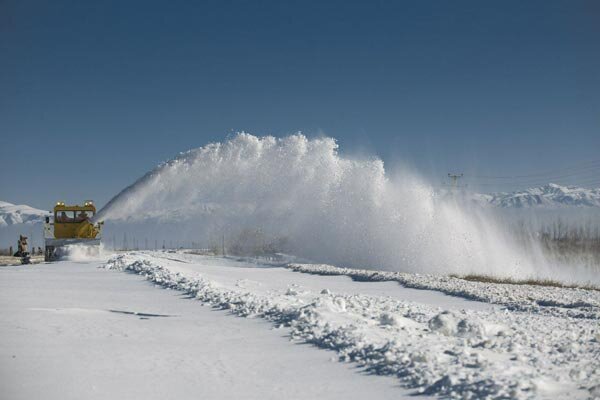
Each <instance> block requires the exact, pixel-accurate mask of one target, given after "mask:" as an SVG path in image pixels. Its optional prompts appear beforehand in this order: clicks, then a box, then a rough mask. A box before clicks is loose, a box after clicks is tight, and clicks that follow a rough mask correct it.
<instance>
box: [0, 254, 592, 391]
mask: <svg viewBox="0 0 600 400" xmlns="http://www.w3.org/2000/svg"><path fill="white" fill-rule="evenodd" d="M98 267H103V268H98ZM119 271H130V272H135V273H137V274H140V275H142V276H144V277H145V278H146V279H147V280H149V281H150V282H151V283H144V282H140V280H143V278H142V277H140V276H137V275H133V274H125V273H121V272H119ZM162 288H169V289H175V290H162ZM0 299H1V301H0V315H1V318H0V337H1V338H2V341H0V360H1V361H0V375H1V376H2V381H3V388H2V392H3V394H4V395H3V397H6V398H11V399H19V398H27V399H30V398H50V399H53V398H60V399H71V398H73V399H75V398H77V399H81V398H129V399H132V398H133V399H135V398H144V399H153V398H175V397H178V398H192V397H194V398H257V399H258V398H286V399H288V398H298V399H300V398H361V399H362V398H391V397H394V398H402V397H406V398H408V397H410V396H411V395H412V394H417V393H419V394H422V396H421V397H420V398H424V397H428V396H433V397H438V396H441V397H455V398H485V397H489V398H548V399H550V398H552V399H554V398H569V399H577V398H582V399H584V398H594V397H600V362H599V360H600V328H599V323H598V321H599V319H600V318H599V313H600V292H598V291H588V290H580V289H559V288H545V287H533V286H517V285H498V284H482V283H474V282H466V281H462V280H459V279H455V278H445V277H436V276H426V275H414V274H399V273H386V272H379V273H378V272H374V271H366V270H349V269H343V268H336V267H331V266H325V265H306V264H305V265H302V264H291V265H286V266H276V265H269V264H268V263H258V262H252V261H248V260H235V259H230V258H226V259H224V258H218V257H207V256H199V255H191V254H184V253H181V252H177V253H171V252H134V253H127V254H121V255H118V256H114V257H112V258H110V259H109V260H108V261H106V260H104V261H96V262H84V263H76V262H60V263H54V264H42V265H36V266H27V267H23V266H19V267H4V268H0ZM195 300H199V301H195ZM203 305H204V306H205V307H202V306H203ZM235 315H237V316H242V317H252V318H237V317H235ZM320 349H321V350H320ZM322 349H328V350H329V351H324V350H322ZM338 360H340V361H347V362H338Z"/></svg>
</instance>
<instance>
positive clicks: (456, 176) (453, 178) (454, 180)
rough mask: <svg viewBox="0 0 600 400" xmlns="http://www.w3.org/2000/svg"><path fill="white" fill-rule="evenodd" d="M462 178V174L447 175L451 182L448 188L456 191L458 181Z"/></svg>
mask: <svg viewBox="0 0 600 400" xmlns="http://www.w3.org/2000/svg"><path fill="white" fill-rule="evenodd" d="M462 177H463V174H460V175H459V174H451V173H448V178H450V180H451V181H452V182H451V184H450V186H452V189H455V190H456V189H458V188H459V185H458V180H459V179H460V178H462Z"/></svg>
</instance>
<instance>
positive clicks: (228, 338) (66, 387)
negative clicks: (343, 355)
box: [0, 262, 410, 400]
mask: <svg viewBox="0 0 600 400" xmlns="http://www.w3.org/2000/svg"><path fill="white" fill-rule="evenodd" d="M101 264H102V263H101V262H87V263H83V262H60V263H53V264H41V265H35V266H14V267H4V268H0V338H1V339H2V340H0V382H2V384H1V388H0V398H1V399H11V400H17V399H28V400H30V399H60V400H71V399H73V400H75V399H76V400H81V399H128V400H134V399H144V400H151V399H163V400H164V399H181V400H185V399H317V398H319V399H321V398H325V399H338V398H345V399H365V398H386V399H391V398H395V399H396V398H404V397H406V398H408V394H409V393H410V392H409V391H406V390H403V389H402V388H399V387H398V382H397V381H396V380H395V379H393V378H391V377H381V376H375V375H368V374H362V373H360V371H357V370H356V369H355V368H354V366H353V365H351V364H342V363H338V362H335V361H332V356H333V353H330V352H324V351H321V350H318V349H316V348H314V347H311V346H298V345H293V344H290V343H289V337H288V334H289V331H288V330H285V329H273V326H272V325H271V324H269V323H267V322H266V321H264V320H261V319H243V318H234V317H231V316H230V315H227V314H228V313H227V312H226V311H217V310H215V309H212V308H210V307H201V303H198V302H196V301H192V300H190V298H189V296H187V295H185V294H183V293H181V292H178V291H172V290H160V289H157V288H155V287H154V285H151V284H148V283H147V282H145V281H144V280H143V279H142V278H141V277H139V276H136V275H132V274H123V273H120V272H114V271H107V270H104V269H99V268H97V267H98V266H100V265H101ZM229 270H231V269H229Z"/></svg>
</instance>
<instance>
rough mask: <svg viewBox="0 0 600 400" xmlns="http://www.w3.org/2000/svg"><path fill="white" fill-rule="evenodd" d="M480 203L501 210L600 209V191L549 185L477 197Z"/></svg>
mask: <svg viewBox="0 0 600 400" xmlns="http://www.w3.org/2000/svg"><path fill="white" fill-rule="evenodd" d="M475 198H476V200H477V201H479V202H487V203H488V204H490V205H493V206H496V207H501V208H532V207H541V208H564V207H600V189H585V188H580V187H574V186H561V185H557V184H555V183H549V184H547V185H545V186H540V187H536V188H530V189H527V190H523V191H517V192H512V193H492V194H485V195H476V197H475Z"/></svg>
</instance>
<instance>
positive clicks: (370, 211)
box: [96, 133, 562, 278]
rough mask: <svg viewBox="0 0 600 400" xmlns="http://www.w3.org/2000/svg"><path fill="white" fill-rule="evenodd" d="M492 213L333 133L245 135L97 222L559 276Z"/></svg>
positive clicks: (211, 148) (122, 199) (407, 262)
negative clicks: (353, 151)
mask: <svg viewBox="0 0 600 400" xmlns="http://www.w3.org/2000/svg"><path fill="white" fill-rule="evenodd" d="M486 212H487V211H486V210H483V209H481V208H480V207H472V208H469V207H468V206H466V205H464V204H462V203H460V202H458V201H457V200H456V199H455V198H454V197H453V196H443V197H440V196H438V195H436V193H435V191H434V190H433V188H432V187H431V186H430V185H429V184H427V183H426V182H424V181H423V180H422V179H420V178H419V177H417V176H415V175H414V174H411V173H408V172H400V173H398V174H397V176H396V175H394V176H393V177H391V176H389V175H388V174H386V172H385V169H384V165H383V162H382V161H381V160H380V159H376V158H374V159H370V160H355V159H350V158H345V157H342V156H340V155H339V154H338V145H337V143H336V141H335V139H333V138H328V137H322V138H316V139H308V138H307V137H305V136H304V135H302V134H295V135H291V136H288V137H284V138H274V137H271V136H266V137H257V136H253V135H250V134H246V133H241V134H238V135H237V136H235V137H233V138H231V139H230V140H226V141H224V142H222V143H212V144H208V145H206V146H204V147H200V148H197V149H194V150H190V151H188V152H185V153H181V154H180V155H179V156H178V157H176V158H174V159H173V160H170V161H168V162H166V163H163V164H161V165H159V166H158V167H157V168H155V169H154V170H152V171H150V172H149V173H148V174H146V175H145V176H143V177H142V178H140V179H139V180H138V181H136V182H135V183H134V184H132V185H131V186H129V187H128V188H126V189H124V190H123V191H122V192H121V193H119V194H118V195H117V196H115V197H114V198H113V199H112V200H111V201H110V202H109V203H108V204H107V205H106V207H104V208H103V209H102V210H101V211H100V212H99V214H98V215H97V217H96V220H106V221H112V223H113V224H122V223H126V224H129V225H131V226H134V225H137V226H138V227H142V228H140V229H141V230H143V232H144V233H145V234H146V235H148V236H150V237H157V236H159V237H161V236H160V235H163V236H162V237H161V238H162V239H164V238H165V237H168V238H169V240H171V241H175V240H193V239H190V238H197V240H199V241H202V240H205V241H206V240H209V238H211V237H212V238H214V237H215V236H216V237H221V235H222V234H225V235H226V236H227V237H231V236H232V235H234V234H235V232H238V231H239V230H242V229H254V230H260V231H261V232H263V233H265V234H266V235H270V236H271V237H279V238H285V239H286V241H285V243H286V249H285V250H286V251H288V252H291V253H293V254H295V255H298V256H301V257H305V258H309V259H312V260H318V261H320V262H327V263H334V264H337V265H344V266H363V267H365V266H366V267H376V268H384V269H388V270H401V271H411V272H425V273H442V274H448V273H456V274H470V273H478V274H488V275H503V276H511V277H533V276H544V277H552V278H558V276H557V273H562V272H560V271H558V272H557V271H549V270H548V269H547V267H546V266H541V265H540V263H539V262H536V260H534V259H532V257H531V256H530V254H525V253H524V252H521V251H519V250H517V246H515V245H514V243H513V242H512V241H511V238H510V237H509V236H508V235H507V234H505V233H504V232H503V231H502V230H501V229H499V228H498V226H497V224H496V223H494V222H493V219H491V218H489V217H488V216H487V215H486V214H485V213H486ZM109 229H110V228H109ZM165 235H166V236H165ZM219 242H220V241H219Z"/></svg>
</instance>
